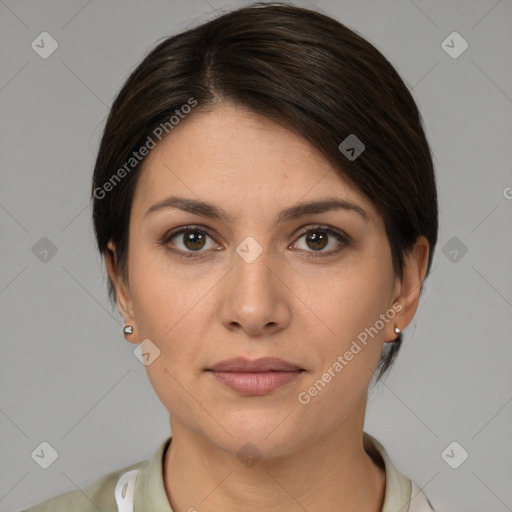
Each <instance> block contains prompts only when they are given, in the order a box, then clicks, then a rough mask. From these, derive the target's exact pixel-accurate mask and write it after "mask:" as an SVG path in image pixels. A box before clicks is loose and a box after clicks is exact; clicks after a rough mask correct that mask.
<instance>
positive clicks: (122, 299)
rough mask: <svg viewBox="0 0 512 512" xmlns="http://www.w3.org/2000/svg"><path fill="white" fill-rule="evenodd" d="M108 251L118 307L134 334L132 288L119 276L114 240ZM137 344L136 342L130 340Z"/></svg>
mask: <svg viewBox="0 0 512 512" xmlns="http://www.w3.org/2000/svg"><path fill="white" fill-rule="evenodd" d="M107 247H108V250H107V251H106V253H105V263H106V265H107V272H108V275H109V277H110V280H111V281H112V285H113V286H114V289H115V292H116V302H117V307H118V308H119V311H120V313H121V315H122V316H123V318H124V323H125V325H132V326H133V329H134V332H135V331H136V325H135V316H134V314H133V304H132V300H131V295H130V288H129V285H128V283H127V282H126V281H125V279H124V276H122V275H121V274H119V272H118V269H117V250H116V246H115V244H114V243H113V242H112V240H109V242H108V244H107ZM129 341H130V342H132V343H136V341H134V340H129Z"/></svg>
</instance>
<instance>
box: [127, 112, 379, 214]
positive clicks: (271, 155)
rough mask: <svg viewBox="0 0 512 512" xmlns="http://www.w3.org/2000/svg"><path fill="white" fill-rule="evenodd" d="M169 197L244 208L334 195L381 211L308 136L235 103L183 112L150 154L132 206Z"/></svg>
mask: <svg viewBox="0 0 512 512" xmlns="http://www.w3.org/2000/svg"><path fill="white" fill-rule="evenodd" d="M169 195H180V196H186V197H190V198H195V199H202V200H206V199H209V200H210V201H213V202H215V203H218V204H224V205H225V204H229V205H230V206H231V207H232V208H233V209H235V210H238V211H240V212H241V211H242V210H244V211H246V212H247V211H253V212H254V211H262V210H264V209H267V210H268V209H269V208H270V209H271V210H272V209H273V208H274V207H275V205H283V204H289V203H293V202H298V201H301V202H302V201H311V200H314V199H318V198H324V197H326V196H329V197H333V196H336V197H340V198H343V199H345V200H347V201H350V202H357V203H358V204H360V205H361V206H363V207H364V209H365V210H367V211H368V213H369V214H370V215H376V211H375V209H374V206H373V204H372V203H371V202H370V201H369V200H368V199H367V198H366V197H365V196H363V195H362V194H361V193H359V192H358V191H357V190H356V189H355V188H354V187H353V186H351V185H350V184H349V183H348V182H347V181H346V180H345V179H344V178H343V177H342V176H340V174H339V172H337V171H335V169H334V168H333V167H332V166H331V164H330V163H329V162H328V161H327V160H326V159H325V158H324V157H323V156H322V155H321V154H320V153H319V152H318V151H317V150H316V149H315V148H314V147H312V146H311V144H310V143H309V142H308V141H306V140H305V139H304V138H303V137H301V136H300V135H297V134H295V133H294V132H292V131H291V130H289V129H287V128H285V127H283V126H281V125H279V124H278V123H276V122H274V121H272V120H270V119H268V118H266V117H264V116H262V115H259V114H255V113H253V112H250V111H247V110H245V109H242V108H237V107H234V106H231V105H229V106H223V107H222V108H218V109H216V110H213V111H210V112H207V113H203V112H201V113H194V114H193V115H190V116H189V117H188V118H185V119H184V120H182V121H181V122H180V124H179V125H178V126H176V127H175V128H174V129H173V130H172V131H171V133H170V134H169V135H168V136H167V137H166V138H164V139H163V140H162V141H161V142H160V143H158V144H157V146H156V147H155V148H154V149H153V150H151V152H150V154H149V155H148V156H147V157H146V160H145V162H144V165H143V169H142V171H141V176H140V179H139V182H138V184H137V188H136V191H135V197H134V205H133V207H134V209H137V210H138V211H139V213H142V210H144V212H145V211H146V210H147V208H149V207H151V206H152V205H153V204H154V203H155V202H157V201H161V200H163V199H164V198H165V197H167V196H169Z"/></svg>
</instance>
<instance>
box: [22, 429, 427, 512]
mask: <svg viewBox="0 0 512 512" xmlns="http://www.w3.org/2000/svg"><path fill="white" fill-rule="evenodd" d="M171 439H172V436H171V437H168V438H167V439H166V440H165V441H164V442H163V443H162V444H161V445H160V448H159V449H158V451H157V452H156V453H155V455H154V456H153V458H151V459H150V460H147V461H143V462H138V463H136V464H132V465H131V466H126V467H125V468H123V469H119V470H117V471H113V472H111V473H108V474H106V475H104V476H102V477H100V478H98V479H97V480H95V481H94V482H92V483H90V484H89V485H87V486H86V487H84V488H83V489H81V490H80V489H76V490H73V491H68V492H66V493H64V494H59V495H58V496H55V497H54V498H50V499H49V500H46V501H44V502H42V503H40V504H38V505H35V506H34V507H32V508H29V509H26V510H24V511H23V512H98V510H101V511H103V512H173V510H172V508H171V505H170V503H169V500H168V498H167V494H166V492H165V487H164V481H163V463H164V457H165V451H166V450H167V448H168V446H169V444H170V442H171ZM363 442H364V447H365V450H366V451H367V453H368V454H369V455H370V456H371V457H372V458H373V460H374V461H375V462H376V463H377V464H379V465H381V466H382V465H384V469H385V471H386V491H385V496H384V505H383V507H382V512H432V511H433V510H434V509H433V507H432V506H431V504H430V502H429V500H428V498H427V497H426V496H425V494H424V493H423V492H422V491H421V490H420V489H419V488H418V487H417V486H416V485H415V484H414V482H411V480H409V479H408V478H406V477H405V476H404V475H402V474H401V473H400V472H399V471H398V470H397V469H396V468H395V466H394V464H393V463H392V462H391V459H390V458H389V455H388V454H387V452H386V450H385V449H384V447H383V446H382V445H381V444H380V443H379V441H377V439H375V438H374V437H372V436H371V435H370V434H368V433H366V432H363ZM197 506H198V507H199V508H200V504H199V503H198V504H197ZM187 512H197V511H196V509H195V508H194V504H191V507H190V508H189V509H188V511H187Z"/></svg>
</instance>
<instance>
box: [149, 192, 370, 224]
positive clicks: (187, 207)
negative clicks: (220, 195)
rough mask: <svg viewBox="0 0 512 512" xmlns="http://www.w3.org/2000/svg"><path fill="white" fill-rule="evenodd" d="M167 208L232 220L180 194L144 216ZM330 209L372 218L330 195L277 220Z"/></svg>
mask: <svg viewBox="0 0 512 512" xmlns="http://www.w3.org/2000/svg"><path fill="white" fill-rule="evenodd" d="M167 208H176V209H180V210H183V211H185V212H189V213H193V214H195V215H200V216H202V217H209V218H212V219H218V220H221V221H223V222H225V223H231V222H232V218H231V216H230V215H228V214H227V213H226V212H225V211H224V210H223V209H222V208H219V207H218V206H215V205H213V204H211V203H207V202H205V201H200V200H196V199H187V198H184V197H178V196H170V197H167V198H165V199H163V200H162V201H159V202H158V203H156V204H154V205H153V206H151V207H150V208H149V209H148V210H147V212H146V213H145V215H144V217H147V216H148V215H149V214H151V213H153V212H156V211H160V210H163V209H167ZM330 210H345V211H349V212H354V213H357V214H358V215H360V216H361V217H362V218H363V220H364V221H368V220H369V219H370V216H369V215H368V213H367V212H366V210H365V209H364V208H362V207H361V206H359V205H356V204H353V203H350V202H349V201H346V200H344V199H339V198H336V197H329V198H325V199H321V200H318V201H310V202H307V203H298V204H296V205H295V206H292V207H290V208H286V209H285V210H283V211H282V212H281V213H280V214H279V216H278V219H277V222H278V223H279V222H285V221H288V220H292V219H296V218H298V217H302V216H304V215H311V214H315V213H324V212H327V211H330Z"/></svg>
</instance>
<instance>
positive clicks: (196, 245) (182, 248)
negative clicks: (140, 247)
mask: <svg viewBox="0 0 512 512" xmlns="http://www.w3.org/2000/svg"><path fill="white" fill-rule="evenodd" d="M171 242H172V243H171ZM161 243H162V244H163V245H166V246H168V247H169V245H171V246H172V247H169V249H170V250H172V251H176V252H180V253H184V254H183V256H187V257H190V256H195V254H193V253H198V252H206V251H207V250H208V249H220V248H221V247H220V246H219V245H218V244H217V243H216V242H214V240H213V238H212V237H211V235H210V234H209V233H208V232H207V231H205V230H204V229H199V228H197V227H195V226H185V227H183V228H180V229H178V230H177V231H173V232H171V233H168V234H167V235H165V236H164V238H163V239H162V241H161ZM186 253H189V254H186Z"/></svg>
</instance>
